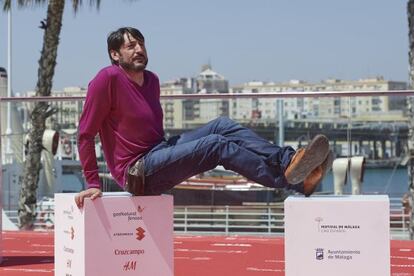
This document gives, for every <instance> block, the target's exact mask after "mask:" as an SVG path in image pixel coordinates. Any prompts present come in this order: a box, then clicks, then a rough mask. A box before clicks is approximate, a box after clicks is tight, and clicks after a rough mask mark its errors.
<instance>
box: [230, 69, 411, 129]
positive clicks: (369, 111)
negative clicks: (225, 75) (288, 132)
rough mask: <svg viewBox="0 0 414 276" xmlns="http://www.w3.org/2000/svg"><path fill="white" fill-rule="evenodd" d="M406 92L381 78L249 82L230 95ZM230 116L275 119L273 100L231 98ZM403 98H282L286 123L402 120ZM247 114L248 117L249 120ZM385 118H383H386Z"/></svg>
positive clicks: (250, 118) (237, 87)
mask: <svg viewBox="0 0 414 276" xmlns="http://www.w3.org/2000/svg"><path fill="white" fill-rule="evenodd" d="M404 89H407V84H406V83H405V82H397V81H388V80H384V78H383V77H376V78H369V79H360V80H357V81H347V80H339V79H328V80H324V81H322V82H320V83H308V82H304V81H299V80H292V81H290V82H288V83H273V82H268V83H266V82H248V83H245V84H242V85H237V86H234V87H232V89H231V90H232V93H263V92H267V93H278V92H289V91H295V92H301V91H303V92H308V91H373V90H375V91H387V90H404ZM230 106H231V116H232V117H233V118H234V119H236V120H240V121H249V120H250V121H257V120H259V121H261V122H264V123H266V122H267V121H269V120H273V121H274V120H275V118H276V114H277V107H276V99H267V98H262V99H232V103H231V104H230ZM404 110H405V97H401V96H390V97H388V96H369V97H317V98H287V99H284V117H285V119H287V120H295V119H318V120H332V119H335V118H348V117H351V118H357V119H363V120H369V119H370V118H372V119H374V120H378V118H379V117H378V116H380V117H384V118H385V117H389V118H391V117H392V118H400V119H401V118H403V117H404ZM249 114H250V117H249ZM385 119H386V118H385Z"/></svg>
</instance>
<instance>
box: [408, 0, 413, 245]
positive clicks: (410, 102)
mask: <svg viewBox="0 0 414 276" xmlns="http://www.w3.org/2000/svg"><path fill="white" fill-rule="evenodd" d="M407 15H408V41H409V49H408V59H409V64H410V86H411V89H412V88H413V87H414V0H408V3H407ZM408 108H409V111H410V131H409V137H410V138H409V139H410V141H409V149H408V150H409V157H410V159H409V163H408V181H409V183H408V189H409V195H408V198H407V200H408V202H409V203H410V204H408V208H410V209H411V212H410V213H411V217H410V224H409V225H410V226H409V230H410V238H411V239H414V209H413V208H414V206H413V202H414V97H408Z"/></svg>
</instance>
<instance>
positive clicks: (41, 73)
mask: <svg viewBox="0 0 414 276" xmlns="http://www.w3.org/2000/svg"><path fill="white" fill-rule="evenodd" d="M71 1H72V6H73V9H74V11H75V12H76V11H77V10H78V8H79V7H80V5H82V0H71ZM11 2H12V0H4V5H3V10H4V11H8V10H9V9H10V8H11ZM46 2H47V3H48V6H47V15H46V19H45V20H43V21H41V27H40V28H42V29H43V30H44V34H43V48H42V51H41V54H40V59H39V68H38V79H37V84H36V96H50V92H51V90H52V81H53V75H54V73H55V67H56V58H57V49H58V45H59V36H60V31H61V27H62V16H63V11H64V7H65V0H49V1H47V0H17V4H18V6H19V7H27V6H33V5H34V4H45V3H46ZM100 2H101V1H100V0H89V3H90V4H91V5H93V4H96V7H97V9H99V6H100ZM54 112H55V111H54V109H53V108H51V106H50V105H49V104H48V103H47V102H37V103H36V104H35V106H34V108H33V110H32V111H31V114H30V121H31V124H32V127H31V129H30V131H29V147H28V154H27V157H26V160H25V163H24V166H23V176H22V179H21V190H20V198H19V219H20V228H21V229H25V230H30V229H33V224H34V220H35V217H36V191H37V186H38V180H39V172H40V156H41V152H42V149H43V145H42V137H43V133H44V131H45V128H46V125H45V122H46V119H47V118H48V117H50V116H51V115H52V114H53V113H54Z"/></svg>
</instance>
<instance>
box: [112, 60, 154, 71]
mask: <svg viewBox="0 0 414 276" xmlns="http://www.w3.org/2000/svg"><path fill="white" fill-rule="evenodd" d="M147 64H148V58H147V57H145V62H144V63H139V64H134V63H133V62H125V61H124V59H123V58H122V57H121V58H120V59H119V66H121V67H122V68H123V69H124V70H127V71H135V72H141V71H144V70H145V68H147Z"/></svg>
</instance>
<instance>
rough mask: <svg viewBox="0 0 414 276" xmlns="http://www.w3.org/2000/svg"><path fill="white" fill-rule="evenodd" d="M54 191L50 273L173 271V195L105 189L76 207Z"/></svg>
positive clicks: (91, 275)
mask: <svg viewBox="0 0 414 276" xmlns="http://www.w3.org/2000/svg"><path fill="white" fill-rule="evenodd" d="M74 196H75V194H56V195H55V275H56V276H69V275H70V276H95V275H97V276H98V275H99V276H113V275H134V276H135V275H141V276H143V275H145V276H147V275H163V276H164V275H165V276H172V275H173V274H174V266H173V198H172V196H168V195H161V196H141V197H135V196H131V195H130V194H128V193H104V195H103V197H101V198H97V199H95V200H94V201H92V200H90V199H86V200H85V202H84V207H83V208H82V209H78V208H77V206H76V204H75V201H74Z"/></svg>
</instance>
